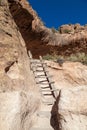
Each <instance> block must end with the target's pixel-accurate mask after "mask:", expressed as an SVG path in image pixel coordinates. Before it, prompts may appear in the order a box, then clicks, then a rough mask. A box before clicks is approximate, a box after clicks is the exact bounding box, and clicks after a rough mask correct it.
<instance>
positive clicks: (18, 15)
mask: <svg viewBox="0 0 87 130" xmlns="http://www.w3.org/2000/svg"><path fill="white" fill-rule="evenodd" d="M8 2H9V9H10V12H11V15H12V17H13V19H14V21H15V23H16V25H17V27H18V29H19V31H20V33H21V35H22V37H23V39H24V41H25V43H26V48H27V51H28V50H30V51H31V53H32V54H33V56H34V58H38V57H39V55H42V56H43V55H46V54H47V53H50V50H51V46H49V45H46V43H43V41H42V37H43V35H44V34H43V33H44V32H42V33H41V32H40V33H39V32H35V31H33V30H32V21H33V20H34V17H33V15H32V14H31V13H29V11H28V10H27V9H25V8H23V7H22V5H21V4H20V3H19V2H17V1H14V0H8Z"/></svg>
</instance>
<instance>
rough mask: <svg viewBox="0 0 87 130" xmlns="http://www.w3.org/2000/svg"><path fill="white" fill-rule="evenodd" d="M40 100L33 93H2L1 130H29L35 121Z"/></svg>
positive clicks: (0, 96) (0, 107) (0, 100)
mask: <svg viewBox="0 0 87 130" xmlns="http://www.w3.org/2000/svg"><path fill="white" fill-rule="evenodd" d="M38 107H39V100H37V98H36V96H33V93H32V92H30V93H27V92H23V91H19V92H18V91H13V92H5V93H0V130H29V128H30V127H31V126H32V125H33V123H34V121H35V112H36V110H37V108H38Z"/></svg>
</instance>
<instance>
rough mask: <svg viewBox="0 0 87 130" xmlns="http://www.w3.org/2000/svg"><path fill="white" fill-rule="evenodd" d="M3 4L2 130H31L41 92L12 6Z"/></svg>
mask: <svg viewBox="0 0 87 130" xmlns="http://www.w3.org/2000/svg"><path fill="white" fill-rule="evenodd" d="M0 2H1V3H0V130H9V129H10V130H29V128H30V126H32V124H33V121H34V120H35V112H36V110H37V109H38V107H39V105H40V99H39V93H38V88H37V86H36V84H35V81H34V78H33V74H32V72H31V71H30V66H29V58H28V55H27V51H26V46H25V42H24V40H23V38H22V36H21V34H20V32H19V30H18V27H17V26H16V24H15V22H14V19H13V17H12V15H11V14H10V10H9V4H8V2H7V0H3V1H2V0H1V1H0ZM33 118H34V119H33Z"/></svg>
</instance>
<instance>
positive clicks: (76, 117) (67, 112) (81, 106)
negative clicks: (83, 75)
mask: <svg viewBox="0 0 87 130" xmlns="http://www.w3.org/2000/svg"><path fill="white" fill-rule="evenodd" d="M58 116H59V128H60V130H87V86H79V87H77V88H69V89H62V90H61V93H60V97H59V103H58Z"/></svg>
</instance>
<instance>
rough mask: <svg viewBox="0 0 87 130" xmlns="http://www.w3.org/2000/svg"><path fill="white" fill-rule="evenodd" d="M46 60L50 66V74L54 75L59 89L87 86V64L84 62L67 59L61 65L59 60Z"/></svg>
mask: <svg viewBox="0 0 87 130" xmlns="http://www.w3.org/2000/svg"><path fill="white" fill-rule="evenodd" d="M45 62H46V63H47V65H48V67H49V72H50V74H52V75H53V80H54V81H55V87H56V88H57V89H62V88H70V87H72V88H73V87H77V86H84V85H85V86H87V66H85V65H83V64H82V63H80V62H69V61H66V62H64V63H63V64H62V66H60V65H59V63H57V62H53V61H45Z"/></svg>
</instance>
